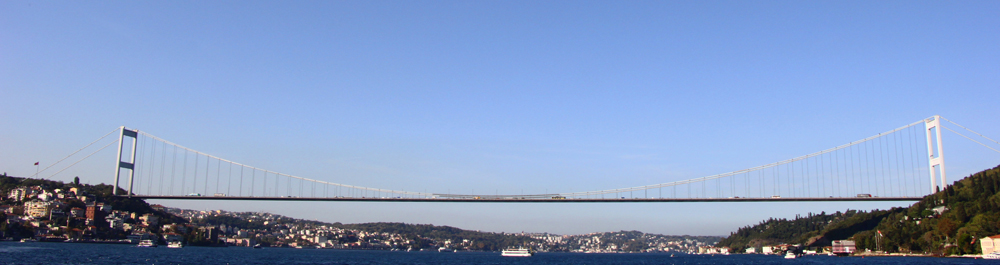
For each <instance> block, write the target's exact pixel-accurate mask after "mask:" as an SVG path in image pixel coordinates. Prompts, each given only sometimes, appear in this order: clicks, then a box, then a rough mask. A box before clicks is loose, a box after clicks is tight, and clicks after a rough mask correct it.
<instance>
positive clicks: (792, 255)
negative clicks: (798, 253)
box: [785, 251, 795, 259]
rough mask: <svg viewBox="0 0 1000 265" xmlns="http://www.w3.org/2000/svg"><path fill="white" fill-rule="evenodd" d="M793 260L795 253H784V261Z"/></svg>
mask: <svg viewBox="0 0 1000 265" xmlns="http://www.w3.org/2000/svg"><path fill="white" fill-rule="evenodd" d="M794 258H795V252H791V251H788V252H785V259H794Z"/></svg>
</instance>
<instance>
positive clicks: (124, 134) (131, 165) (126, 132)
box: [111, 126, 139, 197]
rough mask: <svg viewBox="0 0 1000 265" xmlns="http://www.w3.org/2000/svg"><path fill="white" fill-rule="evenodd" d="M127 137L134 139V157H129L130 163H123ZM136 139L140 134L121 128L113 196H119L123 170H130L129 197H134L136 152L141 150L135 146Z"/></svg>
mask: <svg viewBox="0 0 1000 265" xmlns="http://www.w3.org/2000/svg"><path fill="white" fill-rule="evenodd" d="M125 137H131V138H132V152H131V153H132V155H131V156H130V157H129V160H128V162H125V161H122V149H123V148H124V147H125V141H124V140H125ZM136 138H138V132H137V131H133V130H129V129H125V126H122V127H121V134H120V135H118V158H117V159H115V186H114V187H113V189H112V193H111V194H113V195H116V196H117V195H118V179H119V178H120V177H121V173H122V168H126V169H128V196H129V197H132V180H133V178H134V177H135V152H136V149H139V148H138V147H137V146H135V142H136Z"/></svg>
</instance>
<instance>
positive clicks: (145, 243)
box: [136, 239, 156, 248]
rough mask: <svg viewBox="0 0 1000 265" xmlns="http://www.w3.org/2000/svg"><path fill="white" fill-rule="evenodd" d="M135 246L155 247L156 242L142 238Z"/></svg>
mask: <svg viewBox="0 0 1000 265" xmlns="http://www.w3.org/2000/svg"><path fill="white" fill-rule="evenodd" d="M136 246H137V247H141V248H155V247H156V242H153V240H149V239H143V240H140V241H139V245H136Z"/></svg>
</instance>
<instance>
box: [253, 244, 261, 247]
mask: <svg viewBox="0 0 1000 265" xmlns="http://www.w3.org/2000/svg"><path fill="white" fill-rule="evenodd" d="M253 248H262V247H261V246H260V244H256V245H253Z"/></svg>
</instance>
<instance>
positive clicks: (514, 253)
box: [500, 248, 532, 257]
mask: <svg viewBox="0 0 1000 265" xmlns="http://www.w3.org/2000/svg"><path fill="white" fill-rule="evenodd" d="M531 255H532V253H531V251H528V249H526V248H517V249H504V250H503V252H502V253H500V256H504V257H531Z"/></svg>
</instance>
